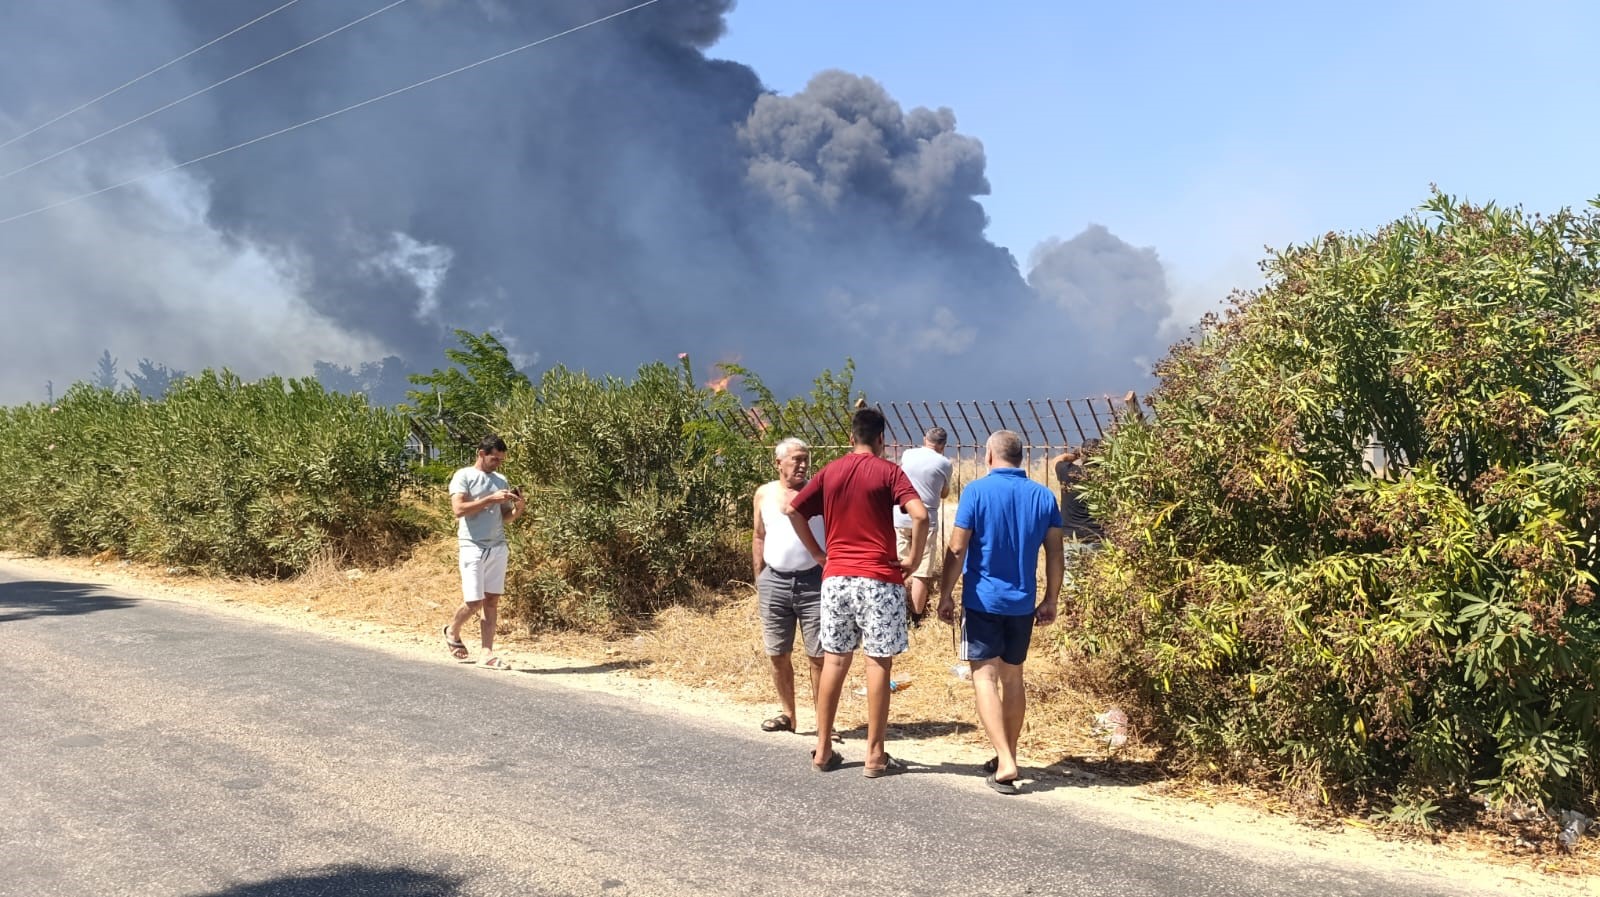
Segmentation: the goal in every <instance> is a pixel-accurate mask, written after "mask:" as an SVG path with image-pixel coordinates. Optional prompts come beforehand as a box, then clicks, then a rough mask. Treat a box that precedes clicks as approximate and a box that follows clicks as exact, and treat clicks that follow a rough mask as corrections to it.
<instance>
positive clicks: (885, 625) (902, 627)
mask: <svg viewBox="0 0 1600 897" xmlns="http://www.w3.org/2000/svg"><path fill="white" fill-rule="evenodd" d="M908 642H909V640H908V639H907V636H906V587H905V586H903V585H898V584H896V583H889V582H883V581H882V580H877V579H869V578H867V577H865V576H829V577H825V578H824V579H823V580H822V650H823V651H825V652H827V653H829V654H849V653H851V652H853V651H855V649H856V648H861V649H863V650H864V651H865V653H866V655H867V656H868V657H893V656H895V655H896V654H902V653H904V652H905V650H906V648H907V647H908V646H909V645H908Z"/></svg>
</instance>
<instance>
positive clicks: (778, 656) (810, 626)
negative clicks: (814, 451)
mask: <svg viewBox="0 0 1600 897" xmlns="http://www.w3.org/2000/svg"><path fill="white" fill-rule="evenodd" d="M773 454H774V456H775V462H774V463H776V464H777V466H778V478H777V479H775V480H773V481H772V482H770V483H767V484H766V485H764V486H762V487H761V488H759V489H757V490H756V497H755V535H754V537H753V538H752V539H751V541H750V554H751V558H750V560H751V563H752V564H753V566H754V568H755V576H756V596H757V611H758V616H760V618H761V632H762V641H763V642H764V646H765V648H766V652H767V659H768V660H770V661H772V684H773V685H774V686H776V687H777V689H778V703H779V704H780V705H781V706H782V708H783V709H782V711H781V712H779V714H778V715H777V716H774V717H772V718H771V719H769V720H767V721H765V722H763V723H762V724H761V729H762V731H764V732H793V731H794V728H795V719H796V714H795V699H794V662H793V661H792V660H791V659H790V658H791V657H792V656H793V653H794V633H795V629H796V628H799V630H800V637H801V640H802V644H803V645H804V647H805V652H806V660H807V662H808V663H809V664H810V667H811V703H812V704H813V705H815V704H816V702H817V684H818V683H819V682H821V681H822V639H821V637H820V634H819V633H820V632H821V628H822V565H821V564H818V563H817V561H816V558H813V557H812V556H811V552H810V551H809V550H808V549H807V548H806V546H805V545H804V544H803V543H802V542H801V541H800V537H799V536H798V535H797V534H796V533H795V530H794V526H793V525H792V524H790V522H789V517H788V514H787V513H786V511H787V509H788V507H789V502H791V501H793V500H794V497H795V495H796V494H797V493H799V491H800V487H802V486H804V485H805V484H806V481H807V480H809V479H810V478H811V448H810V446H808V445H806V444H805V442H804V441H802V440H799V439H795V438H793V437H790V438H788V439H785V440H783V441H782V442H779V443H778V445H777V447H776V448H775V449H774V450H773ZM808 523H809V524H810V527H811V533H812V535H814V536H815V537H816V539H817V541H818V542H821V541H822V540H823V528H822V517H821V516H820V515H818V516H816V517H812V518H811V519H810V520H809V521H808Z"/></svg>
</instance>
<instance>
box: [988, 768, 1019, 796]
mask: <svg viewBox="0 0 1600 897" xmlns="http://www.w3.org/2000/svg"><path fill="white" fill-rule="evenodd" d="M984 782H986V783H988V785H989V787H990V788H993V789H994V790H995V791H997V792H999V793H1000V794H1021V793H1022V789H1021V788H1018V787H1017V780H1016V779H1012V780H1011V781H1009V782H1002V781H1000V780H999V779H997V778H995V777H994V773H992V772H991V773H989V777H988V778H986V779H984Z"/></svg>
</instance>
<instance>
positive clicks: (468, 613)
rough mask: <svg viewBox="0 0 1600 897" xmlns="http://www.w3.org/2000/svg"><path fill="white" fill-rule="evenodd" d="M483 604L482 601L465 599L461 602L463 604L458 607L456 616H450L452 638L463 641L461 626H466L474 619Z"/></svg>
mask: <svg viewBox="0 0 1600 897" xmlns="http://www.w3.org/2000/svg"><path fill="white" fill-rule="evenodd" d="M482 606H483V602H482V601H466V600H463V601H462V602H461V606H460V607H457V608H456V613H455V616H453V617H451V618H450V638H451V639H452V640H454V641H458V642H459V641H461V627H462V626H465V625H466V624H467V621H468V620H470V619H472V618H473V616H474V615H476V614H477V613H478V609H479V608H480V607H482Z"/></svg>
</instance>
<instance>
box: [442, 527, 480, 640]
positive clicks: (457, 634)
mask: <svg viewBox="0 0 1600 897" xmlns="http://www.w3.org/2000/svg"><path fill="white" fill-rule="evenodd" d="M458 566H459V567H460V569H461V606H460V607H457V608H456V612H455V615H454V616H452V617H451V618H450V625H449V627H448V628H447V629H446V630H445V635H446V636H447V638H446V641H448V642H451V643H460V642H461V627H462V626H465V625H466V623H467V621H468V620H470V619H472V617H473V615H475V614H476V613H477V612H478V609H479V608H480V607H482V606H483V552H481V551H479V550H478V549H477V548H473V547H463V548H462V549H461V556H460V559H459V561H458ZM450 653H451V654H452V655H453V656H454V657H455V658H456V659H457V660H466V659H467V650H466V648H465V647H462V648H453V649H452V650H451V652H450Z"/></svg>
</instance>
